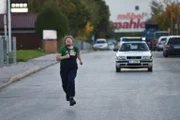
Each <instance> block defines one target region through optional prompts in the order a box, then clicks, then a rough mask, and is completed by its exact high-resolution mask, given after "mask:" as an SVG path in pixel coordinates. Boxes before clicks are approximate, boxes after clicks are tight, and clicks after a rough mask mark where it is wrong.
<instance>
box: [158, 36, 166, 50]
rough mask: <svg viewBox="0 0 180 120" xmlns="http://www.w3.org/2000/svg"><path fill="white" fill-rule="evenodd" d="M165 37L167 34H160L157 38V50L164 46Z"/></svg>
mask: <svg viewBox="0 0 180 120" xmlns="http://www.w3.org/2000/svg"><path fill="white" fill-rule="evenodd" d="M167 37H168V36H162V37H160V38H159V39H158V42H157V50H158V51H160V50H163V47H164V44H165V43H166V39H167Z"/></svg>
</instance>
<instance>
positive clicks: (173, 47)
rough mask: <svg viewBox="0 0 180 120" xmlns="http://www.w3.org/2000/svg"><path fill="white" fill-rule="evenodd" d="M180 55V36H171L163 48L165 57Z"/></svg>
mask: <svg viewBox="0 0 180 120" xmlns="http://www.w3.org/2000/svg"><path fill="white" fill-rule="evenodd" d="M169 55H180V36H169V37H167V41H166V43H165V45H164V47H163V56H164V57H168V56H169Z"/></svg>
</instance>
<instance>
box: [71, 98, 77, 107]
mask: <svg viewBox="0 0 180 120" xmlns="http://www.w3.org/2000/svg"><path fill="white" fill-rule="evenodd" d="M75 104H76V101H75V100H74V99H73V98H70V106H73V105H75Z"/></svg>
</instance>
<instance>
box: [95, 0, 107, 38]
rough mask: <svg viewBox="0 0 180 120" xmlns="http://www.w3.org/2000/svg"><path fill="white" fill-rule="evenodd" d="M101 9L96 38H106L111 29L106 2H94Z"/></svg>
mask: <svg viewBox="0 0 180 120" xmlns="http://www.w3.org/2000/svg"><path fill="white" fill-rule="evenodd" d="M94 1H95V2H96V4H97V5H98V7H99V11H98V15H99V23H98V25H97V27H96V31H95V38H98V37H105V36H106V33H107V32H108V29H109V17H110V11H109V7H108V6H107V5H106V2H105V1H104V0H94Z"/></svg>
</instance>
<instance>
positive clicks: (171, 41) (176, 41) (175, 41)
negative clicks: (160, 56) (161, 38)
mask: <svg viewBox="0 0 180 120" xmlns="http://www.w3.org/2000/svg"><path fill="white" fill-rule="evenodd" d="M168 44H172V45H174V44H180V38H170V39H169V42H168Z"/></svg>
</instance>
